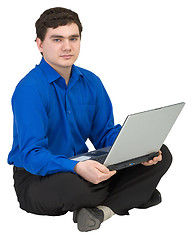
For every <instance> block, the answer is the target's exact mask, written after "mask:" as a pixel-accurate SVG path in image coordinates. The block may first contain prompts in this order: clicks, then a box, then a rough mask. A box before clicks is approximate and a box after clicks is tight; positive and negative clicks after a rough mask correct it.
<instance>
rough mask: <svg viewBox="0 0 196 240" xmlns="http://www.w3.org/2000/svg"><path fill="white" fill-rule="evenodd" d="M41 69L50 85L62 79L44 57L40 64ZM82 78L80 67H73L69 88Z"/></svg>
mask: <svg viewBox="0 0 196 240" xmlns="http://www.w3.org/2000/svg"><path fill="white" fill-rule="evenodd" d="M39 67H40V68H41V69H42V71H43V72H44V74H45V76H46V77H47V79H48V81H49V83H52V82H54V81H56V80H57V79H59V78H62V77H61V75H60V74H59V73H58V72H57V71H55V70H54V68H52V67H51V66H50V65H49V64H48V63H47V62H46V61H45V59H44V58H43V57H42V60H41V62H40V64H39ZM80 76H83V74H82V72H81V71H80V70H79V68H78V67H76V66H75V65H73V66H72V69H71V76H70V80H69V85H68V86H69V87H70V86H73V85H74V84H75V83H76V82H77V81H78V79H79V77H80Z"/></svg>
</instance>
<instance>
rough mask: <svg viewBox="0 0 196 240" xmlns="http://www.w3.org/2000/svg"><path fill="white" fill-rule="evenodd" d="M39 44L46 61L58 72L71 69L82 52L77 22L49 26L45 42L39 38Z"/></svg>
mask: <svg viewBox="0 0 196 240" xmlns="http://www.w3.org/2000/svg"><path fill="white" fill-rule="evenodd" d="M37 46H38V48H39V50H40V52H42V53H43V57H44V59H45V61H46V62H47V63H48V64H50V65H51V66H52V67H53V68H54V69H55V70H56V71H57V72H60V73H61V72H62V71H66V70H70V69H71V67H72V65H73V64H74V62H75V61H76V59H77V58H78V55H79V52H80V35H79V29H78V26H77V24H75V23H71V24H68V25H65V26H59V27H58V28H55V29H53V28H48V30H47V32H46V35H45V39H44V41H43V42H42V41H41V39H39V38H37Z"/></svg>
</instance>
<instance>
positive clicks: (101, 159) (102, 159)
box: [92, 153, 108, 164]
mask: <svg viewBox="0 0 196 240" xmlns="http://www.w3.org/2000/svg"><path fill="white" fill-rule="evenodd" d="M107 155H108V153H107V154H104V155H101V156H96V157H92V160H95V161H97V162H99V163H101V164H103V163H104V161H105V159H106V157H107Z"/></svg>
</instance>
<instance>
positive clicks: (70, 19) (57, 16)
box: [35, 7, 82, 41]
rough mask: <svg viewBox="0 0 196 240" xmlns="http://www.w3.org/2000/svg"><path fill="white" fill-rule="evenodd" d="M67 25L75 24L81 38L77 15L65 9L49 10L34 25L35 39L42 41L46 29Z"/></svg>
mask: <svg viewBox="0 0 196 240" xmlns="http://www.w3.org/2000/svg"><path fill="white" fill-rule="evenodd" d="M69 23H76V24H77V26H78V29H79V33H80V38H81V32H82V24H81V22H80V19H79V17H78V14H77V13H75V12H73V11H72V10H70V9H67V8H61V7H56V8H50V9H48V10H46V11H45V12H43V13H42V14H41V15H40V18H39V19H38V20H37V21H36V23H35V27H36V34H37V38H40V39H41V41H44V38H45V35H46V32H47V29H48V28H57V27H59V26H65V25H67V24H69Z"/></svg>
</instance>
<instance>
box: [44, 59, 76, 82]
mask: <svg viewBox="0 0 196 240" xmlns="http://www.w3.org/2000/svg"><path fill="white" fill-rule="evenodd" d="M44 59H45V58H44ZM45 61H46V62H47V63H48V64H49V65H50V66H51V67H52V68H53V69H54V70H55V71H56V72H58V73H59V74H60V75H61V77H63V78H64V79H65V82H66V84H67V86H68V83H69V79H70V75H71V69H72V66H69V67H59V66H57V65H54V64H51V63H50V62H48V61H47V60H46V59H45Z"/></svg>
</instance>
